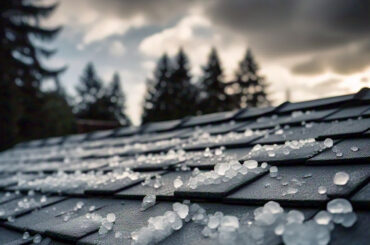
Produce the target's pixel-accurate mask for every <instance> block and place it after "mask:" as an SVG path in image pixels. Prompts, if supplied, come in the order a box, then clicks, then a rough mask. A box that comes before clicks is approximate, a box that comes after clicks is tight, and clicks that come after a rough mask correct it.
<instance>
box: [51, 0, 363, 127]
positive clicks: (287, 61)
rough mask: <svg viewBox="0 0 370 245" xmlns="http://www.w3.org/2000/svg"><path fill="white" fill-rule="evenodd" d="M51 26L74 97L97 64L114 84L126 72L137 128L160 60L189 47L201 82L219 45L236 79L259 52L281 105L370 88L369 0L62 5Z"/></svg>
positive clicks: (142, 0) (128, 0)
mask: <svg viewBox="0 0 370 245" xmlns="http://www.w3.org/2000/svg"><path fill="white" fill-rule="evenodd" d="M46 1H48V2H55V1H53V0H46ZM45 24H46V25H50V26H53V25H58V24H60V25H63V26H64V29H63V31H62V32H61V34H60V35H59V36H58V38H57V39H56V41H55V42H54V43H53V46H54V47H57V48H58V53H57V54H56V55H55V56H53V58H51V59H49V60H48V64H49V65H50V66H52V67H54V66H58V65H68V70H67V71H66V72H65V73H64V74H63V75H62V76H61V81H62V83H63V85H64V86H65V87H66V88H67V90H68V92H69V93H71V94H74V92H75V91H74V87H75V86H76V83H77V82H78V79H79V77H80V75H81V72H82V70H83V68H84V66H85V65H86V63H87V62H89V61H92V62H94V63H95V65H96V68H97V71H98V73H99V74H100V75H101V77H102V78H103V79H104V81H105V82H108V81H110V80H111V77H112V75H113V72H114V71H117V72H119V74H120V75H121V80H122V86H123V89H124V91H125V92H126V95H127V106H128V108H127V113H128V114H129V116H130V117H131V118H132V120H133V121H134V123H136V124H137V123H139V121H140V114H141V102H142V97H143V94H144V91H145V80H146V78H147V77H148V76H151V73H152V70H153V68H154V66H155V63H156V60H157V58H158V57H159V56H160V55H161V54H162V53H163V52H167V53H168V54H169V55H174V54H175V53H176V52H177V50H178V48H179V46H182V47H184V49H185V51H186V52H187V53H188V55H189V57H190V62H191V66H192V72H193V75H194V80H195V81H196V77H197V75H199V74H200V67H201V65H203V64H204V63H205V61H206V58H207V55H208V53H209V51H210V48H211V47H212V46H215V47H216V48H217V49H218V51H219V54H220V56H221V59H222V65H223V67H224V71H225V73H226V75H227V77H228V78H229V79H231V78H232V77H233V74H234V71H235V69H236V67H237V64H238V62H239V60H240V59H241V58H242V56H243V55H244V53H245V50H246V48H247V47H251V48H252V50H253V51H254V53H255V56H256V58H257V61H258V62H259V64H260V67H261V74H263V75H265V76H266V78H267V81H268V82H269V83H270V87H269V91H270V92H271V96H270V97H271V98H272V99H273V100H274V103H275V104H278V103H280V102H282V101H283V100H285V92H286V90H287V89H290V90H291V100H292V101H299V100H306V99H312V98H317V97H323V96H332V95H339V94H345V93H350V92H355V91H357V90H359V89H360V88H361V87H364V86H369V85H370V28H369V25H370V1H369V0H350V1H348V0H60V3H59V7H58V9H57V10H56V11H55V13H54V14H53V15H52V16H51V17H50V18H49V19H48V20H47V21H46V22H45Z"/></svg>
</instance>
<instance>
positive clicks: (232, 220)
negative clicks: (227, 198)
mask: <svg viewBox="0 0 370 245" xmlns="http://www.w3.org/2000/svg"><path fill="white" fill-rule="evenodd" d="M238 228H239V220H238V218H237V217H235V216H230V215H225V216H223V217H222V218H221V222H220V228H219V229H221V230H223V229H231V230H236V229H238Z"/></svg>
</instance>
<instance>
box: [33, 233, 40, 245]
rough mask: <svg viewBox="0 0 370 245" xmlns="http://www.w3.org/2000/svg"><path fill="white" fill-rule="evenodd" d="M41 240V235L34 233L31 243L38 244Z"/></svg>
mask: <svg viewBox="0 0 370 245" xmlns="http://www.w3.org/2000/svg"><path fill="white" fill-rule="evenodd" d="M41 240H42V236H41V235H40V234H36V235H35V236H34V237H33V243H35V244H39V243H40V242H41Z"/></svg>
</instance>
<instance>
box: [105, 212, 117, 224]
mask: <svg viewBox="0 0 370 245" xmlns="http://www.w3.org/2000/svg"><path fill="white" fill-rule="evenodd" d="M107 221H108V222H110V223H113V222H114V221H116V215H115V214H114V213H109V214H107Z"/></svg>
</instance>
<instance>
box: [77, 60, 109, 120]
mask: <svg viewBox="0 0 370 245" xmlns="http://www.w3.org/2000/svg"><path fill="white" fill-rule="evenodd" d="M76 90H77V93H78V96H79V102H78V104H77V106H76V111H77V116H78V117H79V118H83V119H100V118H101V116H99V115H100V114H101V112H100V111H97V109H98V108H96V106H97V102H98V101H99V100H100V99H102V97H103V96H104V92H105V91H104V89H103V84H102V81H101V80H100V78H99V76H98V75H97V73H96V70H95V67H94V65H93V64H92V63H88V64H87V65H86V67H85V69H84V71H83V74H82V76H81V78H80V83H79V84H78V85H77V87H76Z"/></svg>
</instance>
